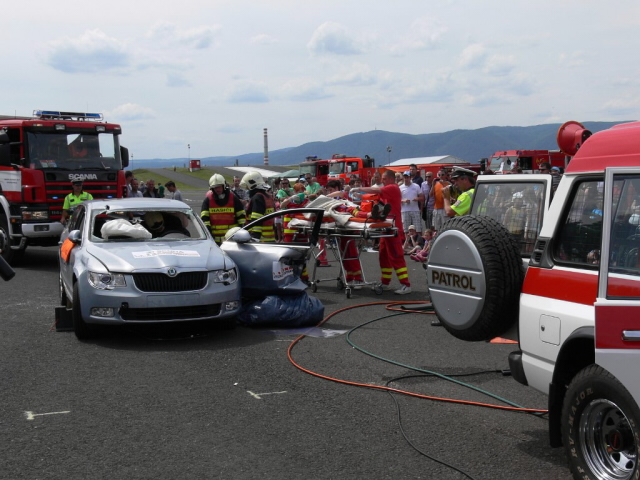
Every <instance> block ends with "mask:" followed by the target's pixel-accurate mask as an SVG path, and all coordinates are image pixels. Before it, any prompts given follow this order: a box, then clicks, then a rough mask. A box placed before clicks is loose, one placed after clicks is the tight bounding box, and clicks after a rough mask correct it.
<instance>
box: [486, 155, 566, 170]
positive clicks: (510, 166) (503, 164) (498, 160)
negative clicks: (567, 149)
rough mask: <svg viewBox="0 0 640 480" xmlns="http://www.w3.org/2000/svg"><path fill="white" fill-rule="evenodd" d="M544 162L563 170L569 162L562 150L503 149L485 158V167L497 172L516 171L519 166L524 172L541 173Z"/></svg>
mask: <svg viewBox="0 0 640 480" xmlns="http://www.w3.org/2000/svg"><path fill="white" fill-rule="evenodd" d="M543 162H548V163H550V164H551V166H552V167H559V168H561V169H562V170H564V169H565V167H566V166H567V164H568V163H569V162H568V158H567V156H566V155H565V154H564V153H563V152H561V151H560V150H501V151H499V152H495V153H494V154H493V155H491V156H490V157H489V158H488V159H485V169H486V170H491V171H492V172H493V173H497V174H501V173H511V172H512V171H514V172H515V171H516V169H518V168H520V169H522V173H539V172H540V164H541V163H543Z"/></svg>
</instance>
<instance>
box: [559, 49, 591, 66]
mask: <svg viewBox="0 0 640 480" xmlns="http://www.w3.org/2000/svg"><path fill="white" fill-rule="evenodd" d="M558 64H559V65H560V66H561V67H563V68H566V67H580V66H582V65H584V64H585V61H584V52H582V51H576V52H572V53H561V54H560V55H559V56H558Z"/></svg>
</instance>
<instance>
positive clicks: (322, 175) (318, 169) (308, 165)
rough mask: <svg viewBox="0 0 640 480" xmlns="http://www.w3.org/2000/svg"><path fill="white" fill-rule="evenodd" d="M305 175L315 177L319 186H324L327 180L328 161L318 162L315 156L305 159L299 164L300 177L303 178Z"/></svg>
mask: <svg viewBox="0 0 640 480" xmlns="http://www.w3.org/2000/svg"><path fill="white" fill-rule="evenodd" d="M307 173H309V174H310V175H311V176H312V177H316V179H317V180H318V183H319V184H320V185H322V186H324V185H326V184H327V180H328V179H329V160H319V159H318V157H317V156H315V155H314V156H309V157H307V158H306V160H305V161H304V162H302V163H301V164H300V176H302V177H303V176H305V175H306V174H307Z"/></svg>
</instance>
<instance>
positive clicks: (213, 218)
mask: <svg viewBox="0 0 640 480" xmlns="http://www.w3.org/2000/svg"><path fill="white" fill-rule="evenodd" d="M209 188H210V190H209V191H208V192H207V195H206V196H205V198H204V201H203V202H202V213H201V214H200V218H202V221H203V222H204V224H205V225H206V226H207V228H209V230H210V231H211V234H212V235H213V239H214V240H215V241H216V243H217V244H218V245H220V244H221V243H222V241H223V240H224V236H225V234H226V233H227V232H228V231H229V230H230V229H232V228H233V227H241V226H242V225H244V224H245V221H246V219H245V211H244V206H243V204H242V201H241V200H240V199H239V198H238V197H237V196H236V195H235V194H234V193H233V192H232V191H231V189H230V188H229V186H228V185H227V182H226V181H225V179H224V177H223V176H222V175H220V174H219V173H216V174H214V175H212V176H211V178H210V179H209Z"/></svg>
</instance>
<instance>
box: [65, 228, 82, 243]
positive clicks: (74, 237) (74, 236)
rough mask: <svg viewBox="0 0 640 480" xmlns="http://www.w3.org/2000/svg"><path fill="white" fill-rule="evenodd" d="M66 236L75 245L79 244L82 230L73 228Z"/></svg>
mask: <svg viewBox="0 0 640 480" xmlns="http://www.w3.org/2000/svg"><path fill="white" fill-rule="evenodd" d="M67 238H68V239H69V240H71V241H72V242H73V243H75V244H76V245H80V244H81V243H82V232H81V231H80V230H73V231H71V233H69V236H68V237H67Z"/></svg>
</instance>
